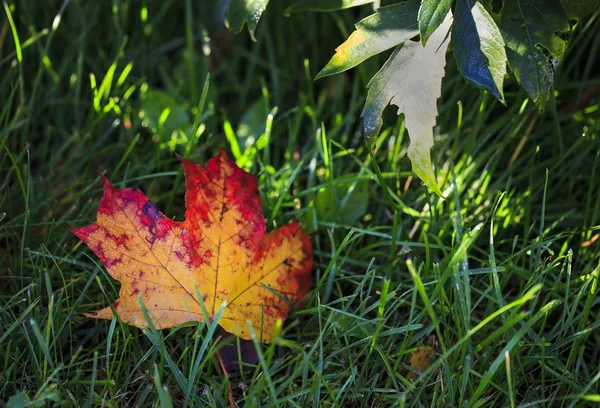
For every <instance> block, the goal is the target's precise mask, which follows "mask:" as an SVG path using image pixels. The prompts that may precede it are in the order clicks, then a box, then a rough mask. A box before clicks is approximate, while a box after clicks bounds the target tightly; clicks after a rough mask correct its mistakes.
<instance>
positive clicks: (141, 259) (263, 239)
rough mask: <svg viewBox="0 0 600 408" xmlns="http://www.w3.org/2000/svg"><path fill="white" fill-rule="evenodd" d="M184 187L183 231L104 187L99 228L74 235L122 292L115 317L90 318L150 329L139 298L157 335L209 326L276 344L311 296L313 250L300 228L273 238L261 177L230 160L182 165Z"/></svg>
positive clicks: (137, 194)
mask: <svg viewBox="0 0 600 408" xmlns="http://www.w3.org/2000/svg"><path fill="white" fill-rule="evenodd" d="M181 161H182V164H183V169H184V173H185V178H186V194H185V201H186V212H185V221H183V222H175V221H173V220H171V219H169V218H168V217H166V216H165V215H164V214H162V213H161V212H160V211H158V209H157V208H156V207H155V206H154V204H152V203H151V202H150V200H149V199H148V198H147V197H146V196H145V195H144V194H143V193H142V192H141V191H140V190H138V189H135V188H125V189H122V190H120V189H117V188H115V187H113V186H112V185H111V184H110V183H109V181H108V180H106V179H104V196H103V197H102V199H101V200H100V205H99V207H98V213H97V220H96V222H95V223H93V224H91V225H88V226H85V227H82V228H74V229H72V231H73V232H74V233H75V235H77V236H78V237H79V238H81V239H82V240H83V241H84V242H85V243H86V244H87V246H88V247H90V248H91V249H92V251H94V253H95V254H96V255H97V256H98V257H99V258H100V260H101V261H102V263H103V264H104V266H105V267H106V269H107V270H108V272H109V273H110V275H111V276H112V277H113V278H115V279H117V280H118V281H120V282H121V290H120V293H119V296H120V297H119V299H118V300H116V301H115V302H114V303H113V304H112V307H107V308H105V309H102V310H100V311H99V312H97V313H93V314H90V315H88V316H89V317H93V318H97V319H112V318H113V317H114V314H113V310H112V309H114V311H115V312H116V314H117V315H118V316H119V318H120V319H121V320H122V321H124V322H126V323H128V324H130V325H133V326H137V327H145V326H147V322H146V320H145V319H144V315H143V313H142V309H141V307H140V304H139V301H138V296H141V300H142V301H143V304H144V307H145V308H146V309H147V310H148V313H149V314H150V317H151V319H152V322H153V325H154V326H155V327H156V328H158V329H164V328H168V327H173V326H176V325H179V324H181V323H184V322H187V321H192V320H194V321H204V320H205V315H204V313H203V311H202V306H201V302H200V299H199V298H198V296H197V293H200V295H201V297H202V302H203V304H204V307H205V310H206V311H207V314H208V318H209V319H210V320H211V321H212V319H213V318H214V316H215V314H216V313H217V312H218V311H219V308H220V307H221V305H222V304H223V302H226V307H225V310H224V311H223V314H222V315H221V318H220V320H219V325H220V326H221V327H223V329H225V330H226V331H227V332H229V333H232V334H234V335H236V336H239V337H240V338H242V339H250V338H251V332H250V330H249V328H248V324H247V321H250V322H251V323H252V325H253V327H254V328H255V329H256V330H257V335H258V336H259V338H260V341H262V342H264V343H269V342H270V341H271V337H272V335H273V331H274V329H275V325H276V323H277V320H279V319H285V318H286V316H287V314H288V311H289V309H290V306H291V305H292V304H293V303H296V302H298V301H299V300H301V299H302V298H303V297H304V296H305V295H306V294H307V293H308V291H309V289H310V284H311V282H310V271H311V268H312V247H311V243H310V239H309V237H308V235H307V234H306V233H305V232H304V231H303V230H302V229H301V228H300V226H299V224H298V223H297V222H292V223H291V224H288V225H286V226H284V227H281V228H279V229H277V230H275V231H272V232H270V233H266V227H265V220H264V216H263V211H262V204H261V201H260V195H259V193H258V187H257V184H256V177H255V176H252V175H250V174H248V173H246V172H245V171H243V170H241V169H240V168H239V167H237V166H236V164H235V163H234V162H233V161H231V160H229V159H228V158H227V155H226V154H225V152H224V151H221V154H220V155H219V156H217V157H214V158H212V159H211V160H209V161H208V162H207V163H206V168H202V167H201V166H200V165H198V164H195V163H192V162H190V161H188V160H185V159H183V158H182V159H181Z"/></svg>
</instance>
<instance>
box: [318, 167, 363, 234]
mask: <svg viewBox="0 0 600 408" xmlns="http://www.w3.org/2000/svg"><path fill="white" fill-rule="evenodd" d="M355 177H356V176H355V175H353V174H346V175H344V176H342V177H339V178H337V179H336V180H335V183H336V184H334V185H329V186H327V187H325V188H323V189H321V190H319V192H318V193H317V195H316V197H315V209H316V211H317V217H318V219H319V220H321V221H326V222H337V223H341V224H344V225H354V223H356V222H357V221H358V220H359V219H360V218H361V217H362V216H363V215H365V213H366V212H367V206H368V204H369V183H368V182H367V181H365V180H362V181H353V179H354V178H355Z"/></svg>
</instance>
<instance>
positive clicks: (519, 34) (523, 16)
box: [499, 0, 569, 111]
mask: <svg viewBox="0 0 600 408" xmlns="http://www.w3.org/2000/svg"><path fill="white" fill-rule="evenodd" d="M499 27H500V31H501V32H502V37H503V38H504V42H505V44H506V55H507V57H508V64H509V66H510V68H511V70H512V71H513V72H514V74H515V77H516V78H517V80H518V81H519V83H520V84H521V86H522V87H523V88H524V89H525V90H526V91H527V93H528V94H529V96H530V97H531V99H532V100H533V102H534V103H535V104H536V106H537V107H538V109H539V110H540V111H541V110H543V109H544V107H545V106H546V102H548V98H549V95H550V90H551V88H552V83H553V81H554V70H555V69H556V67H557V66H558V65H559V64H560V63H561V62H562V61H563V59H564V54H565V48H566V44H565V41H564V40H563V39H561V37H560V36H561V35H562V34H564V33H567V32H568V31H569V22H568V20H567V15H566V14H565V12H564V10H563V8H562V7H561V5H560V3H559V2H555V1H543V0H505V2H504V7H503V9H502V14H501V19H500V23H499Z"/></svg>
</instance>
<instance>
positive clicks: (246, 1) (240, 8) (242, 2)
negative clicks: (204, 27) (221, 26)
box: [225, 0, 269, 41]
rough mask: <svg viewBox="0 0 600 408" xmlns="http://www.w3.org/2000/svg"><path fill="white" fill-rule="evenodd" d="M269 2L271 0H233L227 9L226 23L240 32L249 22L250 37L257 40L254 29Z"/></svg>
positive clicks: (233, 29) (232, 29) (236, 31)
mask: <svg viewBox="0 0 600 408" xmlns="http://www.w3.org/2000/svg"><path fill="white" fill-rule="evenodd" d="M267 4H269V0H231V4H230V5H229V9H227V17H226V18H225V25H226V26H227V28H229V29H230V30H231V31H233V32H234V33H239V32H240V31H242V27H243V26H244V24H245V23H246V22H247V23H248V32H249V33H250V37H252V40H253V41H256V38H255V37H254V30H256V25H257V24H258V20H260V16H261V15H262V13H263V12H264V11H265V9H266V8H267Z"/></svg>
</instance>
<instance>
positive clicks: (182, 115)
mask: <svg viewBox="0 0 600 408" xmlns="http://www.w3.org/2000/svg"><path fill="white" fill-rule="evenodd" d="M140 115H141V116H142V119H143V120H144V122H146V124H147V125H148V127H149V128H150V129H151V130H152V132H154V133H159V132H162V134H163V135H165V136H167V137H170V136H171V135H172V134H173V132H175V131H178V130H183V131H184V132H187V131H188V130H189V128H190V127H191V123H190V119H189V117H188V114H187V112H186V111H185V110H184V109H183V108H182V107H181V104H180V103H178V102H177V101H176V100H175V98H173V97H172V96H171V95H169V94H168V93H166V92H163V91H159V90H154V89H149V90H148V91H146V92H145V93H144V94H143V96H142V98H141V103H140Z"/></svg>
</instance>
